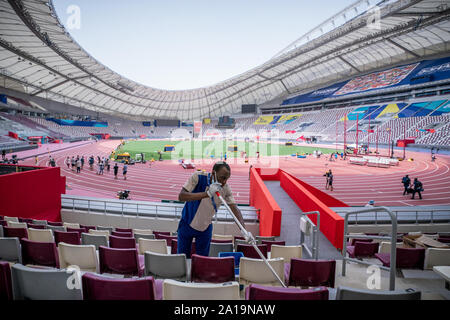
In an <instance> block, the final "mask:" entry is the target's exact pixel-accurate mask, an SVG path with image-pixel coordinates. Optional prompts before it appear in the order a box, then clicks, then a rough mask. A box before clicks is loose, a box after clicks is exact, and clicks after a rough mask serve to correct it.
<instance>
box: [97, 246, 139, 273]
mask: <svg viewBox="0 0 450 320" xmlns="http://www.w3.org/2000/svg"><path fill="white" fill-rule="evenodd" d="M98 255H99V260H100V273H112V274H123V275H127V276H139V277H141V276H142V275H143V273H144V263H143V261H141V259H140V258H139V256H138V251H137V249H117V248H108V247H104V246H100V247H99V249H98Z"/></svg>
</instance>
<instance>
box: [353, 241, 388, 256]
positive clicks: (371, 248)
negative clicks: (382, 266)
mask: <svg viewBox="0 0 450 320" xmlns="http://www.w3.org/2000/svg"><path fill="white" fill-rule="evenodd" d="M379 246H380V244H379V243H378V242H359V241H356V242H355V245H354V246H348V247H347V253H348V255H349V256H350V258H357V257H373V256H374V255H375V253H377V252H378V247H379Z"/></svg>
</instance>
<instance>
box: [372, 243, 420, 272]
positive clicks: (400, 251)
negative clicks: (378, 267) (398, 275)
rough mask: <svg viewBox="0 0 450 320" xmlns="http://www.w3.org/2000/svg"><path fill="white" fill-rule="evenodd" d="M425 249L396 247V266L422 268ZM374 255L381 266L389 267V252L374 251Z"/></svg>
mask: <svg viewBox="0 0 450 320" xmlns="http://www.w3.org/2000/svg"><path fill="white" fill-rule="evenodd" d="M425 250H426V249H425V248H397V257H396V260H397V262H396V264H397V266H396V267H397V268H403V269H415V268H418V269H423V266H424V262H425ZM375 257H377V258H378V260H380V261H381V262H382V263H383V266H385V267H390V265H391V255H390V254H389V253H376V254H375Z"/></svg>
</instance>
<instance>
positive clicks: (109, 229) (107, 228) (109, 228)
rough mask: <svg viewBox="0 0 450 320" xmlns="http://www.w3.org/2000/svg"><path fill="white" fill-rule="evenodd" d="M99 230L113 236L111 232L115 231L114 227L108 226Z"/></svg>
mask: <svg viewBox="0 0 450 320" xmlns="http://www.w3.org/2000/svg"><path fill="white" fill-rule="evenodd" d="M97 230H101V231H108V232H109V234H111V232H113V231H114V228H113V227H106V226H97Z"/></svg>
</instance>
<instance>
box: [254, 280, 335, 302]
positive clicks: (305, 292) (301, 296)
mask: <svg viewBox="0 0 450 320" xmlns="http://www.w3.org/2000/svg"><path fill="white" fill-rule="evenodd" d="M245 300H328V289H327V288H325V287H317V288H313V289H297V288H280V287H270V286H262V285H259V284H253V283H252V284H250V285H249V286H248V287H247V288H246V289H245Z"/></svg>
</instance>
